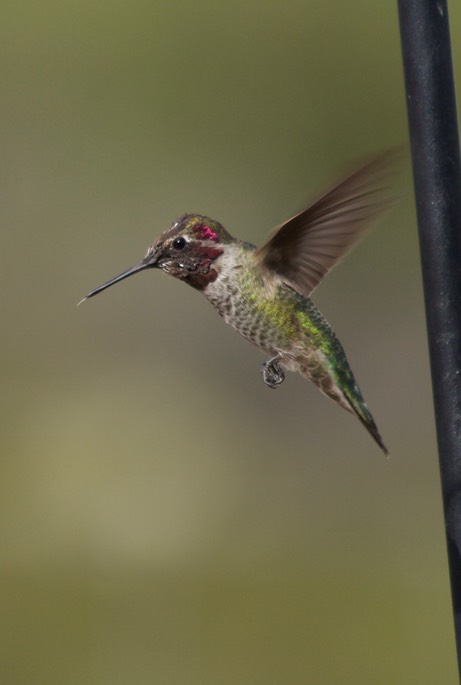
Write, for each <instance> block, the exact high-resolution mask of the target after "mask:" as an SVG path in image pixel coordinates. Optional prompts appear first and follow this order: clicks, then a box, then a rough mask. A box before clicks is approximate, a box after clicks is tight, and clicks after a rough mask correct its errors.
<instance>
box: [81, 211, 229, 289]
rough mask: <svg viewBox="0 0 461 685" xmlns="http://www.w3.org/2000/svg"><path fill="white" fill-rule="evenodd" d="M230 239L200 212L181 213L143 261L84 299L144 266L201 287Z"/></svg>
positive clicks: (213, 272) (210, 278)
mask: <svg viewBox="0 0 461 685" xmlns="http://www.w3.org/2000/svg"><path fill="white" fill-rule="evenodd" d="M233 240H234V239H233V238H232V236H230V235H229V233H228V232H227V231H226V229H225V228H224V227H223V226H221V224H219V223H218V222H217V221H214V220H213V219H210V218H209V217H206V216H201V215H200V214H183V216H181V217H180V218H179V219H177V220H176V221H175V222H174V223H173V225H172V226H171V227H170V228H169V229H167V230H166V231H164V233H162V234H161V235H160V236H159V237H158V238H157V240H156V241H155V242H154V243H152V245H150V246H149V248H148V250H147V252H146V256H145V257H144V259H143V260H142V262H140V263H139V264H137V265H136V266H133V267H132V268H131V269H128V270H127V271H124V272H123V273H122V274H120V275H119V276H116V277H115V278H112V279H111V280H110V281H107V283H104V284H103V285H101V286H99V287H98V288H95V289H94V290H92V291H91V292H90V293H88V295H87V296H86V297H85V298H83V299H84V300H86V299H88V298H89V297H93V296H94V295H97V294H98V293H100V292H102V291H103V290H105V289H106V288H109V287H110V286H111V285H114V284H115V283H118V281H122V280H123V279H125V278H128V276H132V275H133V274H135V273H138V272H139V271H144V270H145V269H162V271H164V272H165V273H167V274H170V275H171V276H174V277H175V278H179V279H180V280H182V281H185V282H186V283H188V284H189V285H191V286H192V287H193V288H197V289H198V290H203V289H204V288H205V287H206V286H207V285H208V283H211V282H213V281H214V280H216V278H217V277H218V270H217V269H216V268H215V266H216V265H215V261H216V260H217V259H218V257H220V256H221V255H222V254H223V252H224V249H225V247H224V246H225V245H226V244H229V243H231V242H233ZM82 301H83V300H82Z"/></svg>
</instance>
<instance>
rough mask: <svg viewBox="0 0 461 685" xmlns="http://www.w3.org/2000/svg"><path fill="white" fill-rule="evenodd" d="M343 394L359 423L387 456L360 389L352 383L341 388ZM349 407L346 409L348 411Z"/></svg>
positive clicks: (387, 452) (385, 448)
mask: <svg viewBox="0 0 461 685" xmlns="http://www.w3.org/2000/svg"><path fill="white" fill-rule="evenodd" d="M342 391H343V394H344V396H345V398H346V400H347V402H348V404H349V407H350V409H351V410H352V412H353V413H354V414H355V415H356V416H357V418H358V419H359V420H360V422H361V423H362V424H363V425H364V426H365V428H366V429H367V431H368V432H369V433H370V435H371V436H372V437H373V438H374V439H375V441H376V442H377V443H378V445H379V446H380V447H381V449H382V451H383V452H384V454H385V455H386V456H387V455H388V454H389V451H388V449H387V447H386V445H385V444H384V442H383V439H382V438H381V435H380V433H379V430H378V427H377V425H376V423H375V421H374V419H373V417H372V415H371V412H370V410H369V409H368V407H367V405H366V403H365V400H364V399H363V397H362V393H361V392H360V388H359V386H358V385H357V383H356V382H355V381H354V382H353V384H352V386H349V385H348V386H347V387H343V388H342ZM349 407H347V408H348V409H349Z"/></svg>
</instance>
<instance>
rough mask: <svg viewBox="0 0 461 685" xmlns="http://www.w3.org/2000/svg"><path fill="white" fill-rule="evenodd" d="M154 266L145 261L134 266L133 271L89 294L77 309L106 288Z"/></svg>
mask: <svg viewBox="0 0 461 685" xmlns="http://www.w3.org/2000/svg"><path fill="white" fill-rule="evenodd" d="M153 266H154V265H153V264H152V263H150V264H149V263H146V262H145V261H142V262H141V263H140V264H136V266H132V267H131V269H128V270H127V271H124V272H123V273H122V274H120V275H119V276H116V277H115V278H111V280H110V281H107V283H103V285H100V286H99V287H98V288H95V289H94V290H92V291H91V292H89V293H88V295H85V297H84V298H83V299H82V300H80V302H79V303H78V304H77V307H78V305H79V304H82V302H85V300H88V299H89V298H90V297H94V296H95V295H97V294H98V293H102V291H103V290H105V289H106V288H110V286H111V285H114V284H115V283H118V282H119V281H123V280H124V279H125V278H128V276H133V274H137V273H138V271H144V269H151V268H152V267H153Z"/></svg>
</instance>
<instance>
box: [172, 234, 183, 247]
mask: <svg viewBox="0 0 461 685" xmlns="http://www.w3.org/2000/svg"><path fill="white" fill-rule="evenodd" d="M185 246H186V239H185V238H183V237H182V236H181V237H179V238H175V239H174V240H173V247H174V249H175V250H183V249H184V248H185Z"/></svg>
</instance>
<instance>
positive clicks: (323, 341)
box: [79, 151, 395, 454]
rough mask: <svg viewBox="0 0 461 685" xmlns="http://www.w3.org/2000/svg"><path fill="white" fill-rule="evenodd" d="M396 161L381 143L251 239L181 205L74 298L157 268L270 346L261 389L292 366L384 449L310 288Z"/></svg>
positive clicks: (384, 198)
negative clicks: (263, 235)
mask: <svg viewBox="0 0 461 685" xmlns="http://www.w3.org/2000/svg"><path fill="white" fill-rule="evenodd" d="M394 161H395V153H394V151H388V152H385V153H382V154H381V155H379V156H378V157H375V158H374V159H372V160H371V161H368V162H367V163H366V164H362V165H361V166H360V167H359V168H356V169H355V170H353V171H352V172H350V173H349V174H348V175H347V176H345V177H343V178H342V179H340V180H339V182H337V183H336V184H335V185H333V186H332V187H331V188H330V189H329V190H328V191H327V192H325V193H324V194H323V195H321V196H320V197H319V198H318V199H317V200H315V201H314V202H313V203H312V204H311V205H310V206H309V207H307V209H305V210H304V211H302V212H300V213H298V214H296V215H295V216H293V217H292V218H291V219H288V220H287V221H285V222H284V223H283V224H281V225H280V226H278V227H277V228H276V229H275V230H274V231H273V232H272V233H271V234H270V235H269V237H268V239H267V240H266V242H265V243H264V244H263V245H262V246H261V247H259V248H258V247H256V246H255V245H253V244H251V243H249V242H245V241H242V240H239V239H237V238H234V237H232V235H231V234H230V233H228V231H227V230H226V229H225V228H224V226H222V225H221V224H220V223H219V222H218V221H215V220H214V219H211V218H210V217H207V216H204V215H202V214H183V215H182V216H180V217H179V218H178V219H177V220H176V221H175V222H174V223H173V224H172V226H171V227H170V228H168V229H167V230H166V231H164V232H163V233H162V234H161V235H160V237H158V238H157V240H155V242H153V243H152V244H151V245H150V246H149V247H148V249H147V253H146V255H145V257H144V258H143V259H142V261H141V262H140V263H138V264H136V265H135V266H133V267H131V268H130V269H128V270H127V271H124V272H123V273H121V274H120V275H119V276H116V277H115V278H112V279H111V280H110V281H107V282H106V283H104V284H103V285H100V286H99V287H97V288H95V289H94V290H92V291H91V292H89V293H88V295H86V297H84V298H83V300H81V302H83V301H84V300H87V299H88V298H91V297H94V296H95V295H97V294H98V293H100V292H102V291H103V290H106V288H109V287H110V286H112V285H114V284H115V283H118V282H119V281H122V280H124V279H125V278H128V277H129V276H132V275H134V274H136V273H139V272H140V271H145V270H147V269H161V270H162V271H163V272H164V273H166V274H169V275H170V276H173V277H174V278H177V279H179V280H181V281H183V282H184V283H187V284H188V285H190V286H192V287H193V288H195V289H196V290H198V291H200V292H201V293H203V295H204V296H205V297H206V298H207V300H208V301H209V302H210V303H211V304H212V305H213V306H214V307H215V309H216V310H217V311H218V313H219V314H220V315H221V317H222V318H223V319H224V321H225V322H226V323H227V324H230V325H231V326H232V327H233V328H234V329H235V330H236V331H237V332H238V333H240V335H242V336H243V337H244V338H245V339H246V340H248V341H249V342H250V343H252V344H253V345H255V346H256V347H258V348H259V349H260V350H262V351H263V352H264V353H266V354H267V355H269V359H267V361H265V362H264V363H263V364H262V367H261V372H262V377H263V380H264V382H265V384H266V385H267V386H268V387H269V388H273V389H274V388H277V387H279V385H280V384H281V383H282V382H283V381H284V379H285V372H286V371H293V372H298V373H300V374H301V376H302V377H303V378H306V379H307V380H309V381H312V382H313V383H314V384H315V385H316V386H317V388H318V389H319V390H320V391H321V392H322V393H323V394H324V395H326V396H327V397H329V398H330V399H331V400H333V402H335V403H336V404H338V405H339V406H340V407H343V409H346V410H347V411H348V412H351V413H352V414H355V415H356V416H357V417H358V419H359V420H360V421H361V423H362V424H363V425H364V426H365V428H366V429H367V430H368V431H369V433H370V434H371V436H372V437H373V438H374V440H375V441H376V442H377V444H378V445H379V447H380V448H381V449H382V450H383V451H384V453H385V454H387V453H388V450H387V448H386V446H385V445H384V443H383V440H382V438H381V435H380V434H379V431H378V428H377V426H376V423H375V421H374V419H373V417H372V415H371V412H370V410H369V409H368V407H367V405H366V403H365V401H364V399H363V397H362V393H361V391H360V389H359V387H358V385H357V382H356V380H355V378H354V374H353V373H352V370H351V368H350V366H349V363H348V361H347V358H346V355H345V352H344V350H343V347H342V345H341V343H340V342H339V340H338V338H337V337H336V335H335V333H334V331H333V329H332V328H331V326H330V324H329V323H328V322H327V321H326V319H325V318H324V317H323V315H322V314H321V313H320V311H319V310H318V309H317V307H316V306H315V304H314V303H313V302H312V300H311V295H312V293H313V292H314V290H315V288H316V287H317V286H318V284H319V283H320V281H321V280H322V279H323V277H324V276H325V275H326V274H327V273H328V272H329V271H330V270H331V269H332V268H333V267H334V266H335V265H336V264H338V262H339V261H340V260H341V259H342V258H343V257H344V256H345V255H346V254H347V253H348V252H349V251H350V250H351V248H352V247H353V246H354V245H355V244H356V243H357V242H358V241H359V239H360V238H361V237H362V236H363V234H364V233H365V232H366V231H367V229H368V228H370V226H371V224H373V223H374V222H375V220H376V219H378V218H379V217H380V216H381V215H383V214H384V213H385V212H386V210H388V209H389V208H390V207H391V206H392V205H393V204H394V197H393V196H392V195H391V194H390V193H389V185H388V179H389V175H390V172H391V171H392V170H393V166H394ZM79 304H80V303H79Z"/></svg>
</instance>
